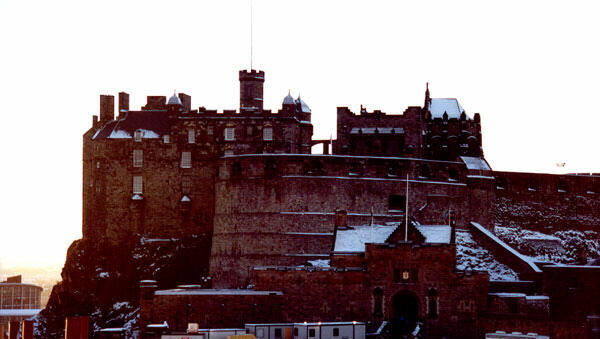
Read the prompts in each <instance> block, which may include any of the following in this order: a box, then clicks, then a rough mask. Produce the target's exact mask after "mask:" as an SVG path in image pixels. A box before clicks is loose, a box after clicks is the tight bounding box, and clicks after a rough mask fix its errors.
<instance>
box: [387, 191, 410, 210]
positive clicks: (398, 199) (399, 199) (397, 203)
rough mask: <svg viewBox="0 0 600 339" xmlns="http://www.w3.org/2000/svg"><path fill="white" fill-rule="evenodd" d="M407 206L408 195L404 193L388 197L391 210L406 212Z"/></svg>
mask: <svg viewBox="0 0 600 339" xmlns="http://www.w3.org/2000/svg"><path fill="white" fill-rule="evenodd" d="M405 208H406V197H405V196H403V195H390V196H389V198H388V211H389V212H404V209H405Z"/></svg>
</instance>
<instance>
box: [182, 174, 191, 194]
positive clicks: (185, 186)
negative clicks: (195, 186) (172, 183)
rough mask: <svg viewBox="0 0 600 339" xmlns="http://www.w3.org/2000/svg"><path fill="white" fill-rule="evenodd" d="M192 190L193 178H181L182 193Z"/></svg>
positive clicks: (188, 192)
mask: <svg viewBox="0 0 600 339" xmlns="http://www.w3.org/2000/svg"><path fill="white" fill-rule="evenodd" d="M191 191H192V178H190V177H183V178H181V193H183V194H190V192H191Z"/></svg>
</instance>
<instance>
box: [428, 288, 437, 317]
mask: <svg viewBox="0 0 600 339" xmlns="http://www.w3.org/2000/svg"><path fill="white" fill-rule="evenodd" d="M427 317H429V318H432V319H436V318H437V317H438V294H437V291H436V290H435V288H431V289H429V292H428V293H427Z"/></svg>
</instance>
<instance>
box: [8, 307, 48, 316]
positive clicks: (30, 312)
mask: <svg viewBox="0 0 600 339" xmlns="http://www.w3.org/2000/svg"><path fill="white" fill-rule="evenodd" d="M40 311H41V309H38V308H25V309H13V308H11V309H0V317H33V316H34V315H36V314H38V313H40Z"/></svg>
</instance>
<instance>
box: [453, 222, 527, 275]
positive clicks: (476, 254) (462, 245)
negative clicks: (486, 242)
mask: <svg viewBox="0 0 600 339" xmlns="http://www.w3.org/2000/svg"><path fill="white" fill-rule="evenodd" d="M456 268H457V269H459V270H481V271H487V272H488V273H489V274H490V280H505V281H506V280H519V277H518V275H517V273H516V272H515V271H513V270H512V269H511V268H510V267H508V266H506V265H504V264H502V263H500V262H499V261H498V260H496V258H495V257H494V256H493V255H492V253H490V252H489V251H488V250H486V249H485V248H483V247H481V246H479V245H478V244H477V243H476V242H475V240H474V239H473V237H472V236H471V233H470V232H469V231H466V230H457V231H456Z"/></svg>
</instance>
